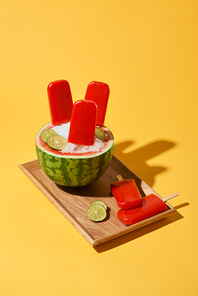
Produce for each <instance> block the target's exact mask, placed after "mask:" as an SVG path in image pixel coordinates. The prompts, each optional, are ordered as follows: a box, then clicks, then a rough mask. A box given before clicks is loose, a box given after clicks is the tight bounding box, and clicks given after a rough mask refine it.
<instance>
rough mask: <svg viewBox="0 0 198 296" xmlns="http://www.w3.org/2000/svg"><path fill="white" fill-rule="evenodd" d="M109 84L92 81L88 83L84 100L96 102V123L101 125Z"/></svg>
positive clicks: (104, 113)
mask: <svg viewBox="0 0 198 296" xmlns="http://www.w3.org/2000/svg"><path fill="white" fill-rule="evenodd" d="M109 92H110V89H109V86H108V84H106V83H103V82H97V81H92V82H90V83H89V84H88V87H87V91H86V94H85V100H90V101H93V102H95V103H96V105H97V107H98V111H97V119H96V124H98V125H103V124H104V120H105V115H106V109H107V103H108V99H109Z"/></svg>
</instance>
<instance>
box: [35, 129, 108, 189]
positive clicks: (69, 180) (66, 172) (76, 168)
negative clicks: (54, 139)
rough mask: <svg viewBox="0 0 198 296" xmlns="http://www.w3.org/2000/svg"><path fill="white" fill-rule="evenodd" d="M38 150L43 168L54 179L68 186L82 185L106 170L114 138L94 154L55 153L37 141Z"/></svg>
mask: <svg viewBox="0 0 198 296" xmlns="http://www.w3.org/2000/svg"><path fill="white" fill-rule="evenodd" d="M38 136H39V132H38V134H37V136H36V137H38ZM36 152H37V156H38V160H39V163H40V166H41V168H42V170H43V171H44V173H45V174H46V175H47V176H48V177H49V178H50V179H51V180H52V181H54V182H55V183H56V184H58V185H63V186H67V187H82V186H86V185H88V184H91V183H93V182H95V181H96V180H98V179H99V178H100V177H101V176H102V175H103V174H104V173H105V172H106V170H107V168H108V166H109V164H110V162H111V158H112V154H113V139H111V140H110V143H109V145H108V147H107V148H106V149H104V151H102V152H101V153H96V154H94V155H92V156H90V155H89V156H84V157H83V156H80V157H78V156H76V155H75V156H73V157H71V156H68V155H65V157H64V155H60V156H59V155H54V154H53V153H49V151H45V150H44V148H43V147H39V145H37V143H36Z"/></svg>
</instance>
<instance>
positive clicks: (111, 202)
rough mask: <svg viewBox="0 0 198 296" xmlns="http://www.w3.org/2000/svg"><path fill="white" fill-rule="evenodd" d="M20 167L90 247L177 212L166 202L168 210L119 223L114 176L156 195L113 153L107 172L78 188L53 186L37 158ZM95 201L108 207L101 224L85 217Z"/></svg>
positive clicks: (143, 193) (143, 194)
mask: <svg viewBox="0 0 198 296" xmlns="http://www.w3.org/2000/svg"><path fill="white" fill-rule="evenodd" d="M19 167H20V169H21V170H22V171H23V172H24V173H25V174H26V175H27V177H28V178H29V179H30V180H31V181H32V182H33V183H34V184H35V185H36V186H37V187H38V188H39V189H40V190H41V192H42V193H43V194H44V195H45V196H46V197H47V198H48V199H49V200H50V201H51V202H52V203H53V204H54V205H55V207H56V208H57V209H58V210H59V211H60V212H61V213H62V214H63V215H64V216H65V218H66V219H67V220H68V221H69V222H70V223H71V224H72V225H73V226H74V227H75V228H76V229H77V230H78V231H79V232H80V234H81V235H82V236H83V237H84V238H85V239H86V240H87V241H88V242H89V243H90V245H91V246H93V247H94V246H97V245H99V244H102V243H104V242H106V241H109V240H111V239H114V238H116V237H118V236H121V235H123V234H125V233H128V232H130V231H133V230H135V229H137V228H140V227H142V226H145V225H147V224H149V223H152V222H154V221H157V220H159V219H162V218H164V217H166V216H168V215H170V214H172V213H173V212H175V211H176V210H175V209H174V208H173V207H172V206H171V205H169V204H168V203H167V202H166V204H167V211H165V212H163V213H160V214H158V215H155V216H153V217H151V218H148V219H145V220H143V221H141V222H138V223H136V224H134V225H131V226H126V225H124V224H123V223H121V222H120V221H119V220H118V218H117V211H118V210H119V207H118V206H117V203H116V201H115V198H114V197H113V196H112V194H111V190H110V184H111V183H113V182H115V181H117V175H121V176H122V178H123V179H135V181H136V184H137V186H138V189H139V191H140V193H141V195H142V197H144V196H146V195H148V194H150V193H154V194H156V195H158V196H159V194H157V193H156V192H155V191H154V190H153V189H152V188H151V187H149V186H148V185H147V184H146V183H145V182H144V181H143V180H141V179H140V178H139V177H138V176H137V175H135V174H134V173H133V172H132V171H131V170H130V169H129V168H127V167H126V166H125V165H124V164H123V163H122V162H121V161H119V160H118V159H117V158H116V157H115V156H113V157H112V161H111V163H110V166H109V168H108V170H107V171H106V173H105V174H104V175H103V176H102V177H101V178H100V179H99V180H98V181H96V182H94V183H92V184H91V185H88V186H85V187H81V188H71V187H64V186H59V185H56V184H55V183H54V182H53V181H51V180H50V179H49V178H48V177H47V176H46V175H45V174H44V172H43V171H42V169H41V167H40V165H39V162H38V160H34V161H31V162H28V163H25V164H21V165H19ZM95 200H102V201H104V202H105V203H106V205H107V207H108V210H107V211H108V212H107V213H108V214H107V219H106V220H105V221H102V222H100V223H95V222H92V221H91V220H89V218H88V217H87V209H88V207H89V206H90V204H91V203H92V202H93V201H95Z"/></svg>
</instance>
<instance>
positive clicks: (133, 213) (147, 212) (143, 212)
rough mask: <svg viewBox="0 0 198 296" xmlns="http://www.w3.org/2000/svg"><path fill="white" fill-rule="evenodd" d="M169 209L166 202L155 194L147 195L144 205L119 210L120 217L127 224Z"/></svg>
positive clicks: (143, 200) (143, 201)
mask: <svg viewBox="0 0 198 296" xmlns="http://www.w3.org/2000/svg"><path fill="white" fill-rule="evenodd" d="M166 210H167V205H166V203H165V202H164V201H163V200H162V199H161V198H159V197H158V196H156V195H154V194H150V195H147V196H145V197H144V198H143V199H142V205H141V206H140V207H138V208H135V209H130V210H122V209H120V210H119V211H118V212H117V216H118V219H119V220H120V221H121V222H122V223H124V224H125V225H132V224H135V223H137V222H140V221H142V220H144V219H147V218H150V217H152V216H154V215H157V214H159V213H161V212H164V211H166Z"/></svg>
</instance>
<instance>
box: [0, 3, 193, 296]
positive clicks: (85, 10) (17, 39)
mask: <svg viewBox="0 0 198 296" xmlns="http://www.w3.org/2000/svg"><path fill="white" fill-rule="evenodd" d="M0 37H1V44H0V98H1V106H0V126H1V132H0V138H1V145H0V149H1V162H0V163H1V169H0V182H1V183H0V185H1V194H0V196H1V199H0V295H2V296H35V295H42V296H49V295H56V296H62V295H69V296H71V295H74V296H76V295H87V296H90V295H96V296H98V295H100V296H101V295H114V296H117V295H119V296H120V295H123V296H125V295H135V296H142V295H147V296H158V295H161V296H163V295H169V296H172V295H174V296H175V295H180V296H183V295H190V296H194V295H197V293H198V282H197V273H198V251H197V244H198V231H197V228H198V214H197V212H198V197H197V177H198V174H197V165H198V157H197V151H198V147H197V144H198V130H197V126H198V119H197V113H198V80H197V78H198V38H197V37H198V2H197V0H194V1H193V0H188V1H184V0H183V1H182V0H180V1H176V0H171V1H170V0H162V1H157V0H155V1H154V0H150V1H147V0H134V1H132V0H131V1H129V0H122V1H115V0H114V1H113V0H111V1H110V0H101V1H93V0H92V1H91V0H84V1H81V0H73V1H68V0H64V1H63V0H57V1H52V0H46V1H45V0H35V1H33V0H30V1H25V0H19V1H13V0H8V1H2V0H1V3H0ZM57 79H66V80H68V81H69V83H70V86H71V90H72V95H73V99H74V101H76V100H78V99H82V98H83V97H84V95H85V91H86V87H87V84H88V83H89V82H90V81H92V80H97V81H103V82H106V83H108V84H109V86H110V89H111V94H110V99H109V104H108V110H107V115H106V121H105V124H106V125H107V126H108V127H109V128H110V129H111V130H112V131H113V133H114V136H115V150H114V154H115V155H116V156H117V157H118V158H119V159H120V160H122V161H123V162H124V163H125V164H126V165H127V166H128V167H129V168H130V169H131V170H133V171H134V172H135V173H136V174H137V175H139V176H140V177H141V178H142V179H143V180H144V181H145V182H146V183H148V184H149V185H150V186H151V187H152V188H153V189H154V190H155V191H157V192H158V193H159V194H160V195H161V196H162V197H165V196H167V195H169V194H172V193H174V192H178V193H179V196H177V197H176V198H174V199H172V200H171V201H170V204H171V205H172V206H174V207H176V209H177V213H176V214H174V215H173V216H170V217H169V218H166V219H163V220H161V221H158V222H156V223H154V224H152V225H149V226H146V227H144V228H141V229H139V230H137V231H134V232H132V233H130V234H128V235H125V236H123V237H120V238H117V239H115V240H113V241H110V242H108V243H105V244H103V245H101V246H99V247H97V248H95V249H94V248H92V247H91V246H90V245H89V244H88V243H87V241H86V240H85V239H84V238H83V237H82V236H81V235H80V234H79V233H78V232H77V231H76V230H75V228H74V227H73V226H72V225H71V224H70V223H69V222H68V221H67V220H66V219H65V218H64V217H63V216H62V215H61V214H60V213H59V211H58V210H57V209H56V208H55V207H54V206H53V205H52V204H51V203H50V202H49V201H48V200H47V198H46V197H45V196H44V195H43V194H42V193H41V192H40V191H39V190H38V189H37V188H36V186H34V185H33V184H32V182H31V181H30V180H29V179H28V178H27V177H26V176H25V175H24V174H23V172H22V171H21V170H20V169H19V168H18V165H19V164H23V163H26V162H29V161H32V160H34V159H36V153H35V147H34V137H35V134H36V132H37V131H38V130H39V129H40V127H42V126H43V125H44V124H45V123H46V122H48V121H50V115H49V107H48V101H47V92H46V88H47V85H48V83H50V82H51V81H53V80H57Z"/></svg>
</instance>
